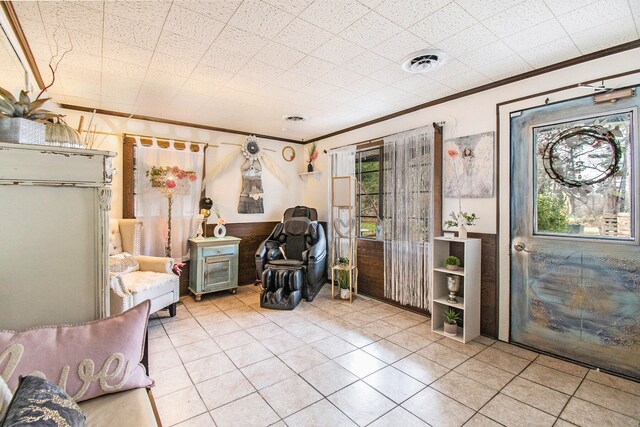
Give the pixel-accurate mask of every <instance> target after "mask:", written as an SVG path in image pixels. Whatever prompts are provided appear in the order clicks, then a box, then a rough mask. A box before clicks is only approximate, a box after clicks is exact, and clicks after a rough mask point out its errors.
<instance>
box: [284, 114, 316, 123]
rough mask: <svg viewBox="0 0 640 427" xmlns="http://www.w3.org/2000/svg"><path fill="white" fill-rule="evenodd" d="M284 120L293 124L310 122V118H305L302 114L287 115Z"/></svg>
mask: <svg viewBox="0 0 640 427" xmlns="http://www.w3.org/2000/svg"><path fill="white" fill-rule="evenodd" d="M282 120H284V121H285V122H293V123H298V122H306V121H307V120H309V116H303V115H300V114H285V115H284V116H282Z"/></svg>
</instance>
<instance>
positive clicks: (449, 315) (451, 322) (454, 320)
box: [443, 307, 462, 337]
mask: <svg viewBox="0 0 640 427" xmlns="http://www.w3.org/2000/svg"><path fill="white" fill-rule="evenodd" d="M443 316H444V334H445V335H447V336H450V337H455V336H456V335H458V321H459V320H462V318H461V317H460V314H459V313H458V312H457V311H455V310H454V309H453V308H451V307H449V309H448V310H447V311H445V312H444V313H443Z"/></svg>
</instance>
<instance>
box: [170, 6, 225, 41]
mask: <svg viewBox="0 0 640 427" xmlns="http://www.w3.org/2000/svg"><path fill="white" fill-rule="evenodd" d="M222 28H224V24H223V23H222V22H220V21H216V20H214V19H212V18H209V17H207V16H205V15H201V14H199V13H196V12H193V11H191V10H189V9H185V8H184V7H180V6H176V5H174V6H173V7H171V11H170V12H169V16H168V17H167V21H166V22H165V24H164V27H163V31H169V32H172V33H175V34H178V35H181V36H184V37H188V38H190V39H193V40H197V41H199V42H200V43H204V44H211V43H213V41H214V40H215V39H216V37H218V34H220V31H222Z"/></svg>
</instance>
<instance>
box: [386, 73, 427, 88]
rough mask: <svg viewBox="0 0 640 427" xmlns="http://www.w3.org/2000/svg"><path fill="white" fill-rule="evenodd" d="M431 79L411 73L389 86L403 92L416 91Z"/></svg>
mask: <svg viewBox="0 0 640 427" xmlns="http://www.w3.org/2000/svg"><path fill="white" fill-rule="evenodd" d="M431 82H432V80H430V79H429V78H428V77H426V76H423V75H422V74H413V75H410V76H408V77H405V78H404V79H402V80H400V81H397V82H395V83H394V84H392V85H391V86H393V87H395V88H397V89H400V90H403V91H405V92H417V91H418V90H419V89H420V88H422V87H425V86H428V85H429V84H430V83H431Z"/></svg>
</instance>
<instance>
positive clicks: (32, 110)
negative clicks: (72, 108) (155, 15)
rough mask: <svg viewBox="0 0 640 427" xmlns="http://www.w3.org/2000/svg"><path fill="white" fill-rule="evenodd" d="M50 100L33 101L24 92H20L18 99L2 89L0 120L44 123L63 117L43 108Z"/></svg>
mask: <svg viewBox="0 0 640 427" xmlns="http://www.w3.org/2000/svg"><path fill="white" fill-rule="evenodd" d="M50 99H51V98H44V99H39V98H36V99H35V100H34V101H31V98H29V92H27V91H24V90H21V91H20V95H19V96H18V99H16V98H15V97H14V96H13V95H11V93H10V92H9V91H8V90H6V89H3V88H1V87H0V118H3V117H13V118H22V119H27V120H33V121H39V122H44V121H47V120H49V119H55V118H59V117H61V115H60V114H56V113H54V112H51V111H49V110H45V109H43V108H42V106H43V105H44V104H45V103H46V102H47V101H49V100H50Z"/></svg>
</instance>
